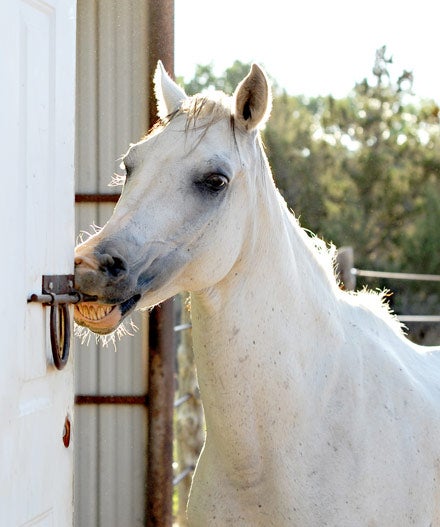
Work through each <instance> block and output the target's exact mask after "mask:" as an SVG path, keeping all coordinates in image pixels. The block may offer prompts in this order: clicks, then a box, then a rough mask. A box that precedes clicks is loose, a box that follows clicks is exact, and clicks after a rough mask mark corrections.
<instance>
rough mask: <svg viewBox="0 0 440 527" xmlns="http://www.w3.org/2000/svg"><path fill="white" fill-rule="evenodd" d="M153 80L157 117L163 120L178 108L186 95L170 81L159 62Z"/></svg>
mask: <svg viewBox="0 0 440 527" xmlns="http://www.w3.org/2000/svg"><path fill="white" fill-rule="evenodd" d="M153 80H154V93H155V95H156V100H157V115H158V116H159V117H160V118H161V119H164V118H165V117H167V116H168V115H171V114H172V113H174V112H175V111H176V110H178V109H179V108H180V106H181V105H182V102H183V101H184V100H185V99H186V98H187V95H186V93H185V92H184V91H183V90H182V88H181V87H180V86H178V85H177V84H176V83H175V82H174V81H173V80H172V79H171V77H170V76H169V75H168V73H167V72H166V71H165V68H164V66H163V64H162V62H161V61H160V60H159V61H158V63H157V67H156V71H155V73H154V79H153Z"/></svg>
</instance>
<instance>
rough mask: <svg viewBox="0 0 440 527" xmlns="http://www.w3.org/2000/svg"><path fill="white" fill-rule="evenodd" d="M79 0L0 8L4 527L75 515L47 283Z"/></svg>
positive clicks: (56, 269)
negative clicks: (40, 298) (31, 299)
mask: <svg viewBox="0 0 440 527" xmlns="http://www.w3.org/2000/svg"><path fill="white" fill-rule="evenodd" d="M75 18H76V5H75V0H44V1H43V0H1V2H0V65H1V68H0V105H1V108H2V110H1V118H0V152H1V168H0V179H1V187H0V188H1V203H0V220H1V221H0V228H1V234H0V270H1V274H0V283H1V286H0V291H1V293H2V294H1V302H0V306H1V307H0V309H1V313H0V526H2V527H3V526H4V527H21V526H38V527H49V526H50V527H65V526H71V525H72V517H73V505H72V504H73V440H71V442H70V445H69V446H68V447H66V446H65V445H64V443H63V435H64V427H65V423H66V418H67V419H68V420H70V422H71V426H72V431H74V423H73V368H72V365H73V358H72V357H70V360H69V362H68V364H67V366H66V367H65V369H63V370H62V371H58V370H57V369H56V368H54V366H53V363H52V359H51V351H50V337H49V329H48V321H47V318H48V311H49V309H48V308H43V307H42V306H41V305H40V304H27V302H26V299H27V297H28V296H29V295H30V294H31V293H34V292H36V293H38V292H41V276H42V275H43V274H69V273H72V271H73V263H72V262H73V258H72V255H73V245H74V211H73V207H74V190H73V189H74V185H73V177H74V167H73V159H74V157H73V153H74V113H75V111H74V110H75V106H74V103H75V98H74V96H75Z"/></svg>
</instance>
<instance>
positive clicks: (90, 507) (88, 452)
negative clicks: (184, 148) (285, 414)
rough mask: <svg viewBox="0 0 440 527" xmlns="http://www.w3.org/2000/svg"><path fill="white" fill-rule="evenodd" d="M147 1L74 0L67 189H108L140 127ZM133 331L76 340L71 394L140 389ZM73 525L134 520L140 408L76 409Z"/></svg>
mask: <svg viewBox="0 0 440 527" xmlns="http://www.w3.org/2000/svg"><path fill="white" fill-rule="evenodd" d="M147 4H148V2H145V1H144V0H133V1H130V2H120V1H116V0H108V1H107V0H106V1H105V2H91V1H89V0H79V1H78V47H77V72H78V73H77V110H76V115H77V143H76V192H77V193H96V192H104V193H108V192H118V191H119V190H120V189H119V188H112V187H108V183H109V182H110V180H111V177H112V174H113V173H114V172H116V171H118V167H119V164H120V163H119V162H118V161H117V160H118V158H119V157H120V156H121V155H122V154H124V153H125V151H126V149H127V148H128V145H129V143H130V142H133V141H135V140H137V139H139V138H140V137H141V136H142V135H143V134H144V133H145V132H146V128H147V119H148V118H147V115H148V106H147V101H148V97H147V93H148V79H147V66H148V63H147V61H148V43H147V36H148V35H147V27H148V24H147V14H148V13H147ZM112 211H113V205H112V204H100V205H96V204H91V203H81V204H77V206H76V232H77V233H78V232H80V231H81V230H86V231H90V230H91V229H90V225H92V224H96V225H100V226H102V225H103V224H104V223H105V222H106V221H107V219H108V218H109V217H110V216H111V213H112ZM133 321H134V322H135V324H136V325H137V326H138V327H139V331H138V332H137V333H136V334H135V335H134V336H133V337H125V338H123V339H122V340H121V341H119V342H117V345H116V351H115V348H114V347H113V345H111V344H110V345H109V347H104V346H102V345H101V344H97V343H96V342H95V338H94V337H91V339H90V342H89V344H84V345H82V344H81V343H80V342H79V340H77V341H76V353H75V371H76V374H75V384H76V387H75V390H76V393H77V394H82V395H144V394H145V393H146V392H147V352H146V349H145V345H143V340H144V339H145V338H146V334H147V333H146V331H145V329H146V323H145V317H142V316H139V314H137V315H136V316H134V317H133ZM75 413H76V431H77V435H76V437H75V439H76V442H77V449H76V451H75V525H76V526H77V527H84V526H87V527H88V526H94V525H105V526H106V527H120V526H122V525H124V526H125V525H127V526H130V527H132V526H137V525H139V526H141V525H143V524H144V507H145V483H146V468H145V467H146V461H145V453H146V428H147V415H146V411H145V408H143V407H142V406H138V405H136V406H128V405H114V406H110V405H86V406H85V405H78V406H77V407H76V410H75Z"/></svg>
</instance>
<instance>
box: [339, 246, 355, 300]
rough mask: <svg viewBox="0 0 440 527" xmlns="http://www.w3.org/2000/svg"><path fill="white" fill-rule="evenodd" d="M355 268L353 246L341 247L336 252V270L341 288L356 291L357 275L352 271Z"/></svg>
mask: <svg viewBox="0 0 440 527" xmlns="http://www.w3.org/2000/svg"><path fill="white" fill-rule="evenodd" d="M353 268H354V253H353V247H341V248H340V249H338V251H337V254H336V272H337V277H338V280H339V282H340V284H341V288H342V289H345V290H346V291H354V290H355V288H356V276H355V275H354V274H353V273H352V269H353Z"/></svg>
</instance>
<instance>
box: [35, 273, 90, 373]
mask: <svg viewBox="0 0 440 527" xmlns="http://www.w3.org/2000/svg"><path fill="white" fill-rule="evenodd" d="M73 284H74V276H73V274H67V275H44V276H43V277H42V287H41V294H35V293H34V294H32V295H31V296H30V297H29V298H28V300H27V301H28V302H40V303H41V304H43V305H44V306H50V344H51V348H52V357H53V362H54V364H55V367H56V368H57V369H58V370H62V369H63V368H64V366H65V365H66V364H67V360H68V359H69V350H70V317H69V308H68V304H77V303H78V302H81V301H84V300H95V297H87V298H86V297H85V296H84V295H82V294H81V293H79V292H78V291H75V289H74V288H73Z"/></svg>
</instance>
